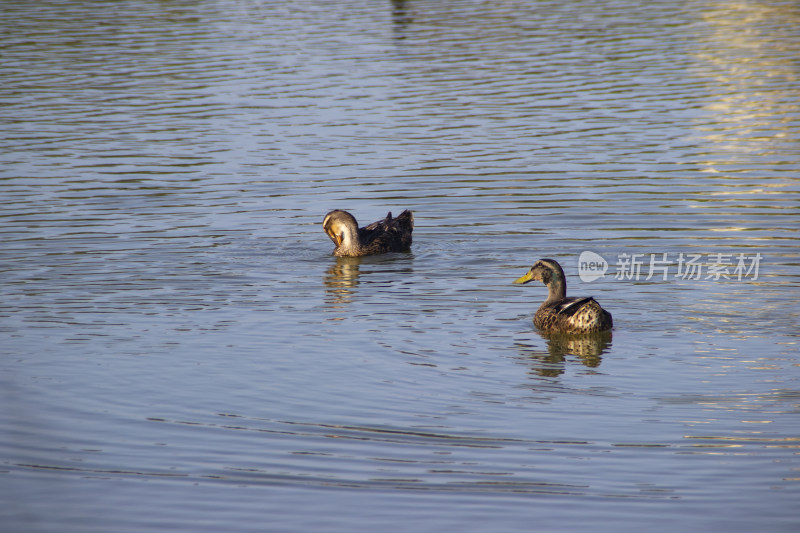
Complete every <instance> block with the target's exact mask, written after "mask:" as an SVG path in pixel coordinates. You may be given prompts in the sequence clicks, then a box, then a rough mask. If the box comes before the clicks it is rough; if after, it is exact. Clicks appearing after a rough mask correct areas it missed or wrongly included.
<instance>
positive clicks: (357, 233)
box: [322, 209, 414, 257]
mask: <svg viewBox="0 0 800 533" xmlns="http://www.w3.org/2000/svg"><path fill="white" fill-rule="evenodd" d="M322 228H323V229H324V230H325V233H327V234H328V237H330V238H331V240H332V241H333V244H335V245H336V248H335V249H334V250H333V255H335V256H337V257H360V256H363V255H374V254H384V253H388V252H406V251H408V250H409V249H410V248H411V232H412V231H414V215H413V214H412V213H411V211H409V210H408V209H406V210H405V211H403V212H402V213H400V214H399V215H398V216H397V217H394V218H393V217H392V213H389V214H388V215H386V218H384V219H383V220H378V221H377V222H373V223H372V224H370V225H369V226H365V227H363V228H359V227H358V222H356V219H355V217H354V216H353V215H351V214H350V213H348V212H347V211H342V210H340V209H336V210H334V211H331V212H330V213H328V214H327V215H325V219H324V220H323V221H322Z"/></svg>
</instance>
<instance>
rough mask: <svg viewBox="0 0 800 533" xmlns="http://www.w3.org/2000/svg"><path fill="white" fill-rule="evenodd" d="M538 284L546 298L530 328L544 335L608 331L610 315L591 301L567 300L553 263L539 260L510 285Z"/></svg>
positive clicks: (561, 275) (558, 267)
mask: <svg viewBox="0 0 800 533" xmlns="http://www.w3.org/2000/svg"><path fill="white" fill-rule="evenodd" d="M534 280H536V281H541V282H542V283H544V284H545V285H546V286H547V290H548V295H547V299H546V300H545V301H544V303H543V304H542V305H541V306H540V307H539V309H538V310H537V311H536V314H534V315H533V325H534V326H536V327H537V328H539V329H540V330H542V331H544V332H548V333H594V332H598V331H606V330H609V329H611V327H612V326H613V325H614V322H613V321H612V319H611V313H609V312H608V311H606V310H605V309H603V308H602V307H600V304H599V303H597V302H596V301H595V299H594V298H592V297H583V298H575V297H573V298H567V280H566V279H565V278H564V270H562V268H561V265H559V264H558V261H556V260H554V259H539V260H538V261H536V263H535V264H534V265H533V266H532V267H531V269H530V270H529V271H528V272H527V274H525V275H524V276H522V277H520V278H518V279H517V280H515V281H514V283H518V284H524V283H528V282H531V281H534Z"/></svg>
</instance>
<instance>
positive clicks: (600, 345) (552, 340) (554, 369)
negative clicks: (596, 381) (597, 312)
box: [516, 331, 612, 377]
mask: <svg viewBox="0 0 800 533" xmlns="http://www.w3.org/2000/svg"><path fill="white" fill-rule="evenodd" d="M539 335H540V336H541V337H542V338H543V339H544V340H545V341H546V342H547V349H542V348H541V347H536V346H533V345H530V344H522V343H517V344H516V346H517V350H519V352H520V355H521V356H522V357H523V358H524V359H525V360H526V361H527V363H528V364H529V365H530V366H531V368H532V369H533V371H534V372H536V373H537V374H539V375H540V376H545V377H555V376H558V375H561V374H563V373H564V370H565V367H566V361H567V356H576V357H577V358H578V360H579V361H580V362H581V364H582V365H584V366H586V367H589V368H597V367H599V366H600V363H601V362H602V360H603V358H602V356H603V354H604V353H606V352H607V351H608V350H609V349H610V348H611V341H612V334H611V331H600V332H595V333H583V334H563V333H542V332H539Z"/></svg>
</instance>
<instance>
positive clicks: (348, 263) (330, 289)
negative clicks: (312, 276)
mask: <svg viewBox="0 0 800 533" xmlns="http://www.w3.org/2000/svg"><path fill="white" fill-rule="evenodd" d="M359 275H361V258H360V257H337V258H336V262H335V263H333V264H332V265H331V266H330V267H329V268H328V270H327V271H326V272H325V293H326V298H325V303H326V304H328V305H329V306H331V307H334V308H339V307H344V306H345V305H347V304H349V303H350V301H351V300H352V298H353V295H354V294H355V289H356V287H358V284H359V281H358V277H359Z"/></svg>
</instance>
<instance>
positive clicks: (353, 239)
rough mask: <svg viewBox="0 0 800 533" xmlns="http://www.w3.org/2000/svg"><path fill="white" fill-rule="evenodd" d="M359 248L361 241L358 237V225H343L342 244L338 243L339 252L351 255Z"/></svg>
mask: <svg viewBox="0 0 800 533" xmlns="http://www.w3.org/2000/svg"><path fill="white" fill-rule="evenodd" d="M359 250H361V241H360V240H359V238H358V226H350V225H349V224H348V225H347V226H344V227H343V228H342V244H340V245H339V250H337V251H338V252H340V253H343V254H347V255H352V254H355V253H357V252H358V251H359Z"/></svg>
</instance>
